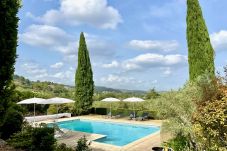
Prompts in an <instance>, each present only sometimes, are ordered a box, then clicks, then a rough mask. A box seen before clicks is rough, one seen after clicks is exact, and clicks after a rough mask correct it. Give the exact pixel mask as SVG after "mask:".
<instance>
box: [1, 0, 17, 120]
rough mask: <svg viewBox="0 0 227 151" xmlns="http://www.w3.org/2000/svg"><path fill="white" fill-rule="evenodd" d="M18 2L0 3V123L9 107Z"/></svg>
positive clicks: (15, 44)
mask: <svg viewBox="0 0 227 151" xmlns="http://www.w3.org/2000/svg"><path fill="white" fill-rule="evenodd" d="M19 7H20V1H19V0H1V1H0V122H2V120H3V116H4V115H5V112H6V109H7V108H8V106H9V102H10V97H11V95H12V90H13V87H14V86H13V84H12V80H13V74H14V64H15V61H16V48H17V33H18V30H17V28H18V21H19V18H18V17H17V13H18V9H19Z"/></svg>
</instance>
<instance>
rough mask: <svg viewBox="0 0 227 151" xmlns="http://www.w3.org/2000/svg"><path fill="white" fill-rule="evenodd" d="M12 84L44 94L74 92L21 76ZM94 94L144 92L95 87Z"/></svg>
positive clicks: (60, 86)
mask: <svg viewBox="0 0 227 151" xmlns="http://www.w3.org/2000/svg"><path fill="white" fill-rule="evenodd" d="M14 83H15V85H16V86H17V87H19V88H21V89H24V90H34V91H45V92H53V93H55V92H61V91H62V92H64V91H74V86H70V85H64V84H59V83H54V82H49V81H45V82H40V81H31V80H29V79H27V78H25V77H23V76H19V75H14ZM95 92H96V93H102V92H117V93H137V94H144V93H146V91H140V90H127V89H113V88H107V87H103V86H95Z"/></svg>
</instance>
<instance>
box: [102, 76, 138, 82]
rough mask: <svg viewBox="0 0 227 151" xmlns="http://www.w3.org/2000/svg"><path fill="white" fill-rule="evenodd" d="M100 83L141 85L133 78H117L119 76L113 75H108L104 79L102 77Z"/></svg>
mask: <svg viewBox="0 0 227 151" xmlns="http://www.w3.org/2000/svg"><path fill="white" fill-rule="evenodd" d="M101 81H102V82H104V83H115V84H116V83H118V84H119V83H122V84H123V83H124V84H126V83H127V84H128V83H131V84H135V83H142V81H141V80H136V79H135V78H133V77H126V76H119V75H114V74H109V75H107V76H106V77H102V78H101Z"/></svg>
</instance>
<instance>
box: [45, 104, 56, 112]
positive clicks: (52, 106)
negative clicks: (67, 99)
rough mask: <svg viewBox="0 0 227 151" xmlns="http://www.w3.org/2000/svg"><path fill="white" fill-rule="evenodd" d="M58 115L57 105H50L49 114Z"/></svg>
mask: <svg viewBox="0 0 227 151" xmlns="http://www.w3.org/2000/svg"><path fill="white" fill-rule="evenodd" d="M56 113H57V107H56V105H50V106H49V108H48V110H47V114H56Z"/></svg>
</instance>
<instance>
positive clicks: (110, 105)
mask: <svg viewBox="0 0 227 151" xmlns="http://www.w3.org/2000/svg"><path fill="white" fill-rule="evenodd" d="M110 117H112V112H111V103H110Z"/></svg>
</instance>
